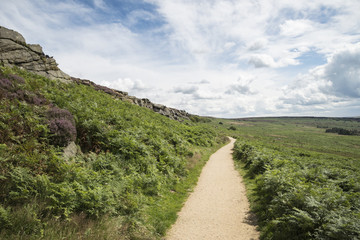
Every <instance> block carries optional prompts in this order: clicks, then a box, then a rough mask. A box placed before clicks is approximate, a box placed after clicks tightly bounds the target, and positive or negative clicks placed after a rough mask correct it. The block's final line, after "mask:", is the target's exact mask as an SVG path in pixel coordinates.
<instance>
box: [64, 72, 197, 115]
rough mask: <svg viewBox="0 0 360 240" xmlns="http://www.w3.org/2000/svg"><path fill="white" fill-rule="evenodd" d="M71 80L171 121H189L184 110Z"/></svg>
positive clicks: (79, 80)
mask: <svg viewBox="0 0 360 240" xmlns="http://www.w3.org/2000/svg"><path fill="white" fill-rule="evenodd" d="M71 80H72V81H73V82H76V83H77V84H83V85H87V86H92V87H93V88H94V89H95V90H97V91H102V92H105V93H107V94H110V95H112V96H114V97H116V98H119V99H121V100H122V101H127V102H130V103H133V104H136V105H138V106H140V107H145V108H148V109H151V110H153V111H154V112H157V113H159V114H161V115H164V116H167V117H168V118H170V119H173V120H177V121H181V120H182V119H189V118H190V116H191V114H189V113H187V112H186V111H184V110H178V109H175V108H169V107H166V106H164V105H161V104H155V103H152V102H151V101H150V100H149V99H147V98H142V99H140V98H136V97H133V96H129V95H128V93H127V92H123V91H119V90H115V89H111V88H108V87H104V86H101V85H98V84H96V83H94V82H92V81H90V80H86V79H80V78H74V77H72V78H71Z"/></svg>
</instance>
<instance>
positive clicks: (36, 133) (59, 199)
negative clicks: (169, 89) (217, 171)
mask: <svg viewBox="0 0 360 240" xmlns="http://www.w3.org/2000/svg"><path fill="white" fill-rule="evenodd" d="M0 73H1V74H0V75H1V79H6V81H5V80H4V81H2V83H1V84H2V85H1V86H3V88H2V89H3V90H2V91H3V93H4V94H2V95H1V96H2V97H1V99H0V101H1V102H0V150H1V151H0V204H1V205H0V225H1V227H0V231H1V234H2V235H3V236H4V238H9V239H16V238H20V239H22V238H28V237H29V238H30V237H31V238H41V237H46V236H47V238H49V239H50V238H51V237H49V235H48V234H51V233H50V232H54V233H53V234H56V235H58V234H59V236H60V235H61V234H64V235H65V236H69V235H68V234H67V233H57V232H56V231H54V226H55V225H58V224H60V225H61V224H62V225H63V226H67V225H69V227H71V228H74V229H77V230H76V231H81V233H79V234H83V236H95V235H94V234H95V233H96V232H97V230H96V229H93V230H92V231H93V233H90V232H89V231H88V230H86V229H85V230H84V229H78V228H77V227H74V226H75V225H76V224H75V223H76V222H77V220H76V219H77V216H83V218H84V219H86V221H89V222H91V221H94V224H95V223H96V226H98V227H99V228H100V227H104V226H108V227H110V226H111V227H113V226H114V225H113V224H110V223H112V222H113V220H114V219H121V224H120V225H119V226H117V229H113V230H114V231H115V232H121V234H124V235H127V236H128V237H129V236H130V237H132V238H138V234H139V232H140V233H141V234H140V235H144V236H146V238H147V239H148V238H151V237H154V236H156V235H157V234H158V233H157V232H159V231H158V230H156V228H155V227H154V226H152V225H150V224H149V223H147V222H146V220H145V219H147V218H148V216H146V215H144V213H143V211H144V209H146V208H147V206H152V208H154V209H155V210H154V211H151V212H157V210H156V209H158V210H159V209H160V210H161V211H167V209H164V208H162V207H161V206H156V205H152V203H153V202H154V201H155V199H161V198H162V196H163V194H164V193H166V192H169V191H170V190H171V189H173V188H175V186H177V185H179V184H180V185H181V183H183V182H185V181H186V179H187V178H188V174H189V172H191V171H192V169H189V168H187V166H188V162H187V161H188V159H189V156H191V155H192V152H193V151H196V150H197V149H210V147H213V146H217V145H218V144H219V143H221V142H222V141H223V139H222V138H219V137H218V136H217V133H216V132H215V131H214V130H211V129H209V128H207V127H206V126H204V125H201V124H199V123H194V122H189V121H187V122H183V123H180V122H177V121H173V120H170V119H168V118H166V117H164V116H161V115H160V114H157V113H154V112H152V111H150V110H148V109H145V108H141V107H138V106H135V105H133V104H130V103H127V102H123V101H120V100H119V99H114V98H113V97H112V96H110V95H108V94H106V93H104V92H101V91H96V90H95V89H93V88H92V87H89V86H85V85H78V84H76V83H62V82H58V81H51V80H49V79H46V78H44V77H40V76H37V75H34V74H31V73H28V72H25V71H21V70H19V69H16V68H14V69H9V68H1V71H0ZM9 89H10V90H11V92H10V93H11V97H8V96H10V95H9V94H8V92H9V91H10V90H9ZM20 90H21V91H20ZM21 92H24V93H25V95H24V96H28V97H22V95H21V94H18V93H21ZM12 93H17V95H16V94H12ZM20 95H21V96H20ZM29 96H32V97H29ZM39 99H40V100H41V101H40V100H39ZM38 100H39V101H38ZM199 119H200V118H199ZM200 120H201V119H200ZM201 121H202V120H201ZM70 141H75V143H76V145H77V146H78V147H79V149H81V151H80V152H78V154H77V155H75V156H72V157H70V158H69V159H68V158H67V160H65V159H64V157H63V151H64V148H65V147H66V145H67V144H68V143H69V142H70ZM182 199H183V198H182ZM170 205H171V204H170ZM21 213H23V214H21ZM103 220H105V221H106V223H105V222H104V224H98V223H101V222H102V221H103ZM73 223H74V224H73ZM108 223H109V224H108ZM151 224H153V225H155V224H156V223H155V222H152V223H151ZM166 226H167V227H168V226H169V225H166ZM74 231H75V230H74ZM104 231H105V232H106V230H104ZM161 233H162V234H163V233H164V230H161ZM14 234H15V235H14ZM50 236H51V235H50ZM100 236H101V235H100ZM149 236H151V237H149ZM59 238H60V237H59ZM100 238H101V237H100Z"/></svg>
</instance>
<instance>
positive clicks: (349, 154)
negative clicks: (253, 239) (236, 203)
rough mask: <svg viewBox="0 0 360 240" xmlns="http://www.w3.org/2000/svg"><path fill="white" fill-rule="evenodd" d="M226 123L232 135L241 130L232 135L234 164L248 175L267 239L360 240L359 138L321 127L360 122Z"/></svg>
mask: <svg viewBox="0 0 360 240" xmlns="http://www.w3.org/2000/svg"><path fill="white" fill-rule="evenodd" d="M217 122H218V121H217ZM217 122H215V121H214V122H213V124H214V126H215V124H217V126H219V125H218V123H217ZM222 122H223V123H224V128H226V129H227V128H229V126H236V128H237V131H236V132H235V131H229V132H228V134H231V135H232V136H234V137H236V138H237V139H238V141H237V142H236V144H235V148H234V159H236V162H237V165H238V166H239V169H240V171H241V172H242V174H243V176H244V177H245V182H246V185H247V189H248V194H249V199H250V201H251V205H252V210H253V211H254V212H255V213H256V215H257V217H258V221H259V227H260V230H261V239H359V238H360V201H359V199H360V175H359V171H360V161H359V155H360V151H359V147H360V138H359V137H356V136H342V135H334V134H327V133H325V132H324V130H322V129H320V128H318V126H319V125H326V127H327V128H328V127H330V128H332V127H340V126H343V127H344V128H348V129H360V124H359V121H358V119H353V120H349V119H318V118H253V119H241V120H222ZM226 129H223V130H221V131H225V130H226Z"/></svg>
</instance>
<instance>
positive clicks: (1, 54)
mask: <svg viewBox="0 0 360 240" xmlns="http://www.w3.org/2000/svg"><path fill="white" fill-rule="evenodd" d="M0 63H1V64H3V65H5V66H17V67H20V68H24V69H26V70H28V71H30V72H34V73H37V74H39V75H42V76H45V77H48V78H51V79H58V80H62V81H69V80H70V76H69V75H67V74H66V73H64V72H63V71H61V70H60V69H59V68H58V66H57V63H56V61H55V59H53V58H51V57H49V56H47V55H45V54H44V52H43V50H42V47H41V46H40V45H38V44H27V43H26V42H25V39H24V37H23V36H22V35H21V34H20V33H18V32H16V31H13V30H10V29H7V28H5V27H1V26H0Z"/></svg>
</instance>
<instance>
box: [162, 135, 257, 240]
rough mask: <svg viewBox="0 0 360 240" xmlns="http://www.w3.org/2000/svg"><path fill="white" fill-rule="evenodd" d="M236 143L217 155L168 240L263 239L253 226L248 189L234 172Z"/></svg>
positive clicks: (183, 209)
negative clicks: (232, 153)
mask: <svg viewBox="0 0 360 240" xmlns="http://www.w3.org/2000/svg"><path fill="white" fill-rule="evenodd" d="M234 142H235V139H231V142H230V143H229V144H228V145H226V146H225V147H223V148H221V149H219V150H218V151H217V152H216V153H214V154H213V155H212V156H211V157H210V159H209V161H208V162H207V164H206V165H205V167H204V168H203V170H202V172H201V175H200V178H199V181H198V184H197V186H196V187H195V189H194V192H193V193H191V195H190V197H189V199H188V200H187V202H186V203H185V205H184V207H183V208H182V210H181V212H180V213H179V217H178V219H177V221H176V223H175V224H174V225H173V226H172V228H171V229H170V231H169V232H168V235H167V237H166V239H167V240H175V239H176V240H178V239H183V240H192V239H194V240H199V239H207V240H211V239H221V240H231V239H237V240H242V239H244V240H245V239H247V240H250V239H259V233H258V232H257V231H256V229H255V226H254V225H253V224H252V223H251V220H249V219H250V218H251V216H249V203H248V200H247V198H246V192H245V186H244V184H243V183H242V179H241V177H240V175H239V173H238V172H237V171H236V170H235V169H234V163H233V160H232V155H231V152H232V151H231V149H232V148H233V146H234Z"/></svg>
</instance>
